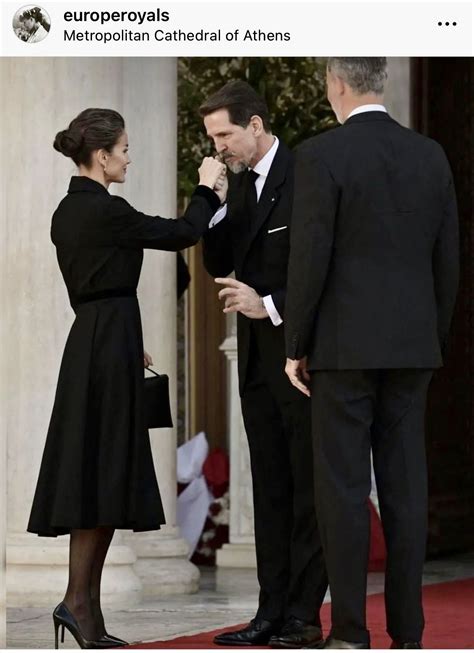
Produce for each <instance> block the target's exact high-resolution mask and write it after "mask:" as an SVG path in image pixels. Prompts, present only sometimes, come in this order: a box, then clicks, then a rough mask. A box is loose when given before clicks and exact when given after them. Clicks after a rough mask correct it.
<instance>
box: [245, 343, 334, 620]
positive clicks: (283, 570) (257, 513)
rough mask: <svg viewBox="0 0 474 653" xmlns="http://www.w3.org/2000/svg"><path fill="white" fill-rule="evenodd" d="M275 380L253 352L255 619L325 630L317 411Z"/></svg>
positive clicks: (250, 425)
mask: <svg viewBox="0 0 474 653" xmlns="http://www.w3.org/2000/svg"><path fill="white" fill-rule="evenodd" d="M280 373H281V374H284V370H283V365H281V370H280ZM274 380H275V374H268V375H265V373H264V371H263V368H262V365H261V361H260V359H259V357H258V355H257V353H256V351H255V350H253V351H252V356H251V361H250V368H249V370H248V373H247V381H246V383H245V386H244V389H243V392H242V414H243V418H244V423H245V429H246V432H247V437H248V442H249V449H250V462H251V472H252V483H253V498H254V517H255V543H256V554H257V575H258V580H259V585H260V597H259V608H258V611H257V617H258V618H261V619H266V620H268V621H279V620H284V619H287V618H288V617H289V616H294V617H297V618H299V619H303V620H304V621H308V622H316V623H318V624H319V625H320V621H319V609H320V606H321V604H322V602H323V599H324V596H325V593H326V590H327V576H326V570H325V566H324V561H323V553H322V547H321V542H320V537H319V532H318V528H317V523H316V511H315V507H314V486H313V469H312V467H313V453H312V443H311V404H310V401H309V400H308V399H307V398H305V397H304V396H303V395H301V397H300V396H298V393H297V391H295V393H293V394H292V395H291V396H292V397H293V398H292V400H291V401H288V400H286V401H282V400H281V397H279V394H280V393H279V390H278V388H277V387H275V386H274V385H273V381H274ZM281 380H282V379H280V380H279V381H280V382H281ZM288 383H289V382H288ZM277 385H278V384H277ZM280 386H281V384H280ZM292 390H293V389H292V388H291V391H292Z"/></svg>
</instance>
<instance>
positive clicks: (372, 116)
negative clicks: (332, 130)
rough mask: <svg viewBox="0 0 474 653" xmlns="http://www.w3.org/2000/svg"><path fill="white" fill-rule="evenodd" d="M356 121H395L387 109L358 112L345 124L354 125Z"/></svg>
mask: <svg viewBox="0 0 474 653" xmlns="http://www.w3.org/2000/svg"><path fill="white" fill-rule="evenodd" d="M356 122H395V121H394V120H393V118H391V117H390V116H389V115H388V113H385V111H364V112H363V113H357V114H356V115H355V116H351V117H350V118H348V119H347V120H346V122H345V123H344V126H345V125H352V124H353V123H356Z"/></svg>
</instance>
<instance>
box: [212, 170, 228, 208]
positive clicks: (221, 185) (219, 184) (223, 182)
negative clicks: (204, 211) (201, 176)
mask: <svg viewBox="0 0 474 653" xmlns="http://www.w3.org/2000/svg"><path fill="white" fill-rule="evenodd" d="M228 188H229V182H228V180H227V175H226V173H225V170H224V172H223V173H222V174H221V176H220V177H219V179H218V180H217V181H216V185H215V186H214V192H215V193H217V195H218V196H219V199H220V201H221V204H224V202H225V200H226V197H227V190H228Z"/></svg>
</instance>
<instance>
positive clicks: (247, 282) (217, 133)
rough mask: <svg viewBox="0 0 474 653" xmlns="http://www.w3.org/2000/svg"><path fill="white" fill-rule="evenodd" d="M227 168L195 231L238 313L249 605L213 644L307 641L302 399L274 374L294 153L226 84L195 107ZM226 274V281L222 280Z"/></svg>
mask: <svg viewBox="0 0 474 653" xmlns="http://www.w3.org/2000/svg"><path fill="white" fill-rule="evenodd" d="M200 112H201V115H202V116H203V118H204V125H205V128H206V131H207V134H208V136H209V137H210V138H211V139H212V140H213V142H214V145H215V148H216V151H217V153H218V155H219V156H220V158H221V160H222V161H224V162H225V163H226V164H227V166H228V168H229V170H230V174H229V175H228V176H229V191H228V195H227V204H226V205H225V206H224V207H222V208H221V209H220V210H219V211H218V212H217V213H216V215H215V216H214V218H213V220H212V221H211V224H210V229H209V230H208V232H207V233H206V234H205V236H204V264H205V266H206V269H207V271H208V272H209V274H211V275H213V276H214V277H217V279H216V282H217V283H218V284H221V285H223V286H224V288H223V289H222V290H221V291H220V292H219V297H220V299H222V300H224V302H225V308H224V313H237V338H238V370H239V389H240V395H241V403H242V414H243V419H244V424H245V429H246V432H247V437H248V442H249V448H250V459H251V471H252V482H253V495H254V512H255V542H256V553H257V574H258V580H259V584H260V596H259V607H258V610H257V614H256V616H255V618H254V619H253V620H252V621H251V622H250V623H249V624H248V625H247V626H246V627H245V628H243V629H242V630H238V631H232V632H227V633H223V634H221V635H218V636H217V637H216V638H215V642H216V643H217V644H222V645H227V646H239V645H265V644H270V645H271V646H274V647H278V648H298V647H303V646H316V645H318V644H319V643H320V642H321V640H322V634H321V622H320V620H319V609H320V606H321V603H322V601H323V599H324V595H325V593H326V588H327V579H326V571H325V567H324V562H323V557H322V548H321V543H320V539H319V534H318V528H317V523H316V516H315V509H314V499H313V470H312V462H311V461H312V447H311V426H310V403H309V400H308V399H307V398H306V397H303V396H302V395H301V394H300V393H299V392H298V391H297V390H296V389H295V388H293V387H292V385H291V384H290V383H289V381H288V379H287V378H286V376H285V373H284V364H285V343H284V340H285V338H284V324H283V320H282V316H283V313H284V306H285V294H286V275H287V265H288V256H289V227H290V218H291V208H292V202H293V159H292V155H291V153H290V151H289V150H288V148H287V147H286V146H285V145H284V143H282V142H281V141H279V140H278V138H276V137H275V136H274V135H273V134H272V132H271V128H270V124H269V118H268V109H267V106H266V104H265V102H264V100H263V99H262V98H261V97H260V96H259V95H258V94H257V93H256V92H255V91H254V90H253V88H252V87H251V86H249V85H248V84H247V83H245V82H241V81H236V82H230V83H228V84H226V85H225V86H224V87H223V88H221V89H220V90H219V91H218V92H217V93H215V94H214V95H213V96H212V97H210V98H209V99H208V100H207V102H205V103H204V104H203V105H202V106H201V108H200ZM232 272H235V279H225V278H223V277H227V275H229V274H231V273H232Z"/></svg>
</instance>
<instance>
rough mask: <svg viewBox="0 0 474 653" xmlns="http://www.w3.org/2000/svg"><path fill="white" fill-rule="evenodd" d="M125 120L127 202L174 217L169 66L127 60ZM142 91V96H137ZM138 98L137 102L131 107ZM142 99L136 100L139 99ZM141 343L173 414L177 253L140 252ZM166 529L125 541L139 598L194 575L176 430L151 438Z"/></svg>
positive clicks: (189, 585)
mask: <svg viewBox="0 0 474 653" xmlns="http://www.w3.org/2000/svg"><path fill="white" fill-rule="evenodd" d="M123 75H124V89H125V95H124V114H125V116H127V122H128V129H129V136H130V156H131V158H132V160H133V164H132V165H133V168H130V186H129V187H128V188H127V193H129V195H128V197H130V198H131V201H132V203H135V204H136V205H137V206H138V205H140V207H141V209H142V210H143V211H145V212H148V213H151V214H152V215H156V214H158V215H161V216H163V217H175V216H176V168H177V159H176V155H177V152H176V136H177V68H176V59H151V58H149V59H136V58H131V59H127V60H125V62H124V67H123ZM144 88H146V93H145V94H144V93H143V90H142V89H144ZM137 98H139V100H138V101H137ZM141 98H143V100H141ZM139 296H140V305H141V312H142V320H143V331H144V343H145V348H146V350H147V351H148V352H149V353H150V354H151V355H152V358H153V362H154V368H155V369H156V370H157V371H159V372H163V373H165V374H168V375H169V377H170V391H171V400H172V408H173V415H176V368H177V344H176V343H177V335H176V312H177V308H176V303H177V298H176V297H177V292H176V254H175V253H174V252H171V253H169V252H151V251H148V252H146V253H145V261H144V266H143V272H142V276H141V281H140V288H139ZM150 437H151V445H152V450H153V455H154V459H155V467H156V472H157V477H158V484H159V487H160V491H161V497H162V500H163V506H164V510H165V517H166V526H164V527H163V528H162V529H161V530H160V531H159V532H149V533H140V534H133V535H126V541H127V543H128V544H129V545H130V546H131V547H132V548H133V550H134V551H135V553H136V554H137V556H138V561H137V563H136V565H135V571H136V572H137V574H138V575H139V576H140V579H141V581H142V584H143V591H144V593H145V595H156V594H174V593H182V592H196V591H197V590H198V586H199V570H198V569H197V567H196V566H195V565H193V564H192V563H190V562H189V560H188V553H189V547H188V544H187V542H185V540H184V539H183V538H182V537H181V535H180V533H179V529H178V527H177V525H176V444H177V441H176V429H174V428H173V429H157V430H153V431H151V432H150Z"/></svg>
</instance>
